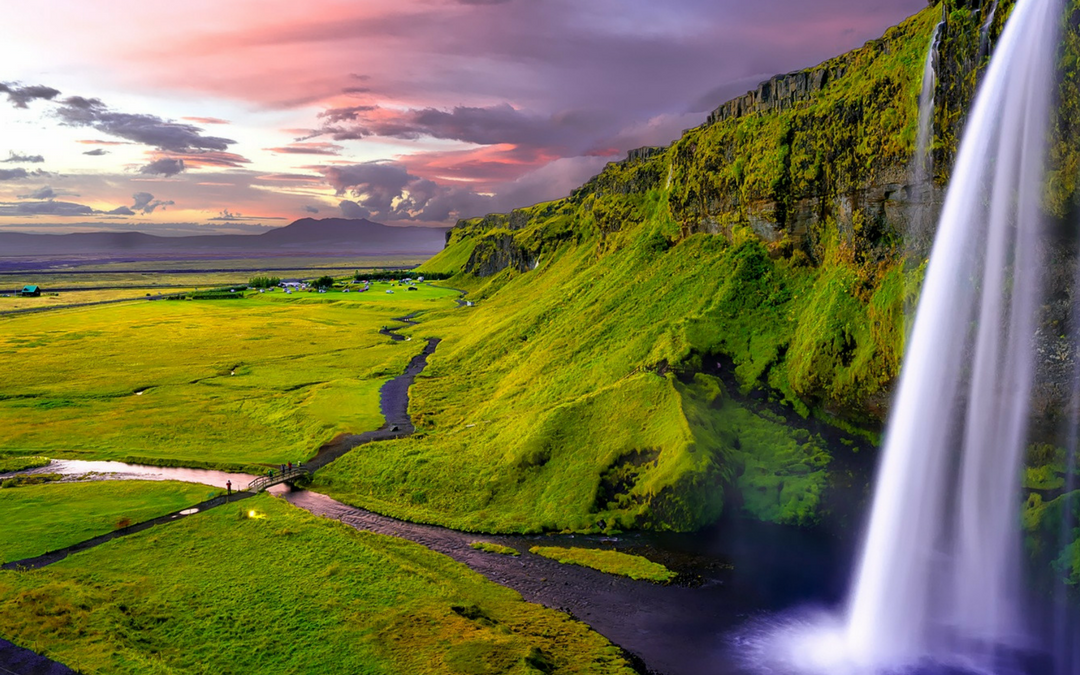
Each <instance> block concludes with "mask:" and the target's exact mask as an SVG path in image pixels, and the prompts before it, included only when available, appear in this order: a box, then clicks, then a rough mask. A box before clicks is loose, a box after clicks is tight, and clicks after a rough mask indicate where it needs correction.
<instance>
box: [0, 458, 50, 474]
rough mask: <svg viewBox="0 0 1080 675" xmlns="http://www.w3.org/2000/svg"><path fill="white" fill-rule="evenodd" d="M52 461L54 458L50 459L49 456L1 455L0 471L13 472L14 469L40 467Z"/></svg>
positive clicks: (21, 469)
mask: <svg viewBox="0 0 1080 675" xmlns="http://www.w3.org/2000/svg"><path fill="white" fill-rule="evenodd" d="M51 461H52V460H50V459H49V458H48V457H33V456H24V457H20V456H15V457H0V473H11V472H12V471H26V470H27V469H38V468H41V467H43V466H48V465H49V463H50V462H51Z"/></svg>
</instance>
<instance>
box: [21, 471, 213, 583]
mask: <svg viewBox="0 0 1080 675" xmlns="http://www.w3.org/2000/svg"><path fill="white" fill-rule="evenodd" d="M220 493H221V491H220V490H216V489H214V488H211V487H208V486H206V485H196V484H193V483H177V482H173V481H142V480H138V481H135V480H132V481H91V482H86V483H56V484H51V485H27V486H23V487H17V488H12V489H4V490H0V513H3V514H4V526H3V527H0V563H5V562H11V561H13V560H22V559H24V558H31V557H33V556H37V555H42V554H44V553H48V552H49V551H55V550H57V549H61V548H64V547H65V546H71V545H72V544H77V543H79V542H80V541H85V540H87V539H92V538H93V537H96V536H98V535H101V534H106V533H108V532H111V531H113V530H115V529H117V528H118V527H123V526H125V525H132V524H135V523H141V522H143V521H145V520H150V519H152V518H156V517H158V516H163V515H165V514H166V513H172V512H174V511H179V510H181V509H184V508H186V507H189V506H192V505H194V504H198V503H199V502H202V501H205V500H207V499H211V498H213V497H215V496H217V495H218V494H220Z"/></svg>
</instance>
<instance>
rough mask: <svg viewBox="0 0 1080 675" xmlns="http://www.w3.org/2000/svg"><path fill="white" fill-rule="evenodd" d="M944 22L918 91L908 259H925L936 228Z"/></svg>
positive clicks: (933, 41)
mask: <svg viewBox="0 0 1080 675" xmlns="http://www.w3.org/2000/svg"><path fill="white" fill-rule="evenodd" d="M944 27H945V22H944V21H943V22H941V23H939V24H938V25H937V27H936V28H935V29H934V33H933V35H931V36H930V47H929V49H928V50H927V52H926V64H925V66H923V76H922V91H921V93H920V94H919V133H918V137H917V139H916V142H915V157H914V159H913V160H912V163H911V164H912V166H911V183H912V185H911V195H910V196H911V199H912V201H913V202H914V206H915V208H914V211H913V213H912V214H911V221H910V224H909V227H908V231H907V232H906V233H905V236H904V243H905V247H906V249H907V257H908V259H909V260H912V261H916V260H922V259H924V258H925V257H926V256H927V254H928V253H929V252H930V243H931V242H932V238H933V229H934V205H933V193H934V186H933V180H934V153H933V146H934V111H935V97H936V96H935V95H936V92H937V82H938V77H937V58H938V44H939V43H940V41H941V31H942V29H943V28H944Z"/></svg>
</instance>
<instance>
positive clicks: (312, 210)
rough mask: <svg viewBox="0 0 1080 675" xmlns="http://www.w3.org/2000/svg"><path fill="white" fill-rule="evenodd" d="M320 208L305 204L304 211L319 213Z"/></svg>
mask: <svg viewBox="0 0 1080 675" xmlns="http://www.w3.org/2000/svg"><path fill="white" fill-rule="evenodd" d="M318 212H319V209H318V208H316V207H314V206H305V207H304V213H318Z"/></svg>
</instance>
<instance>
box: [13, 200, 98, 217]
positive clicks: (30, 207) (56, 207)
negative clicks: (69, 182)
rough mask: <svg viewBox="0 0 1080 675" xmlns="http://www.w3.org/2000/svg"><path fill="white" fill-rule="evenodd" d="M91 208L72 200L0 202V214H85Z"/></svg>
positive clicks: (92, 210) (91, 210)
mask: <svg viewBox="0 0 1080 675" xmlns="http://www.w3.org/2000/svg"><path fill="white" fill-rule="evenodd" d="M95 213H97V211H95V210H94V209H93V208H91V207H89V206H86V205H85V204H74V203H72V202H58V201H43V202H0V216H87V215H91V214H95Z"/></svg>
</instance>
